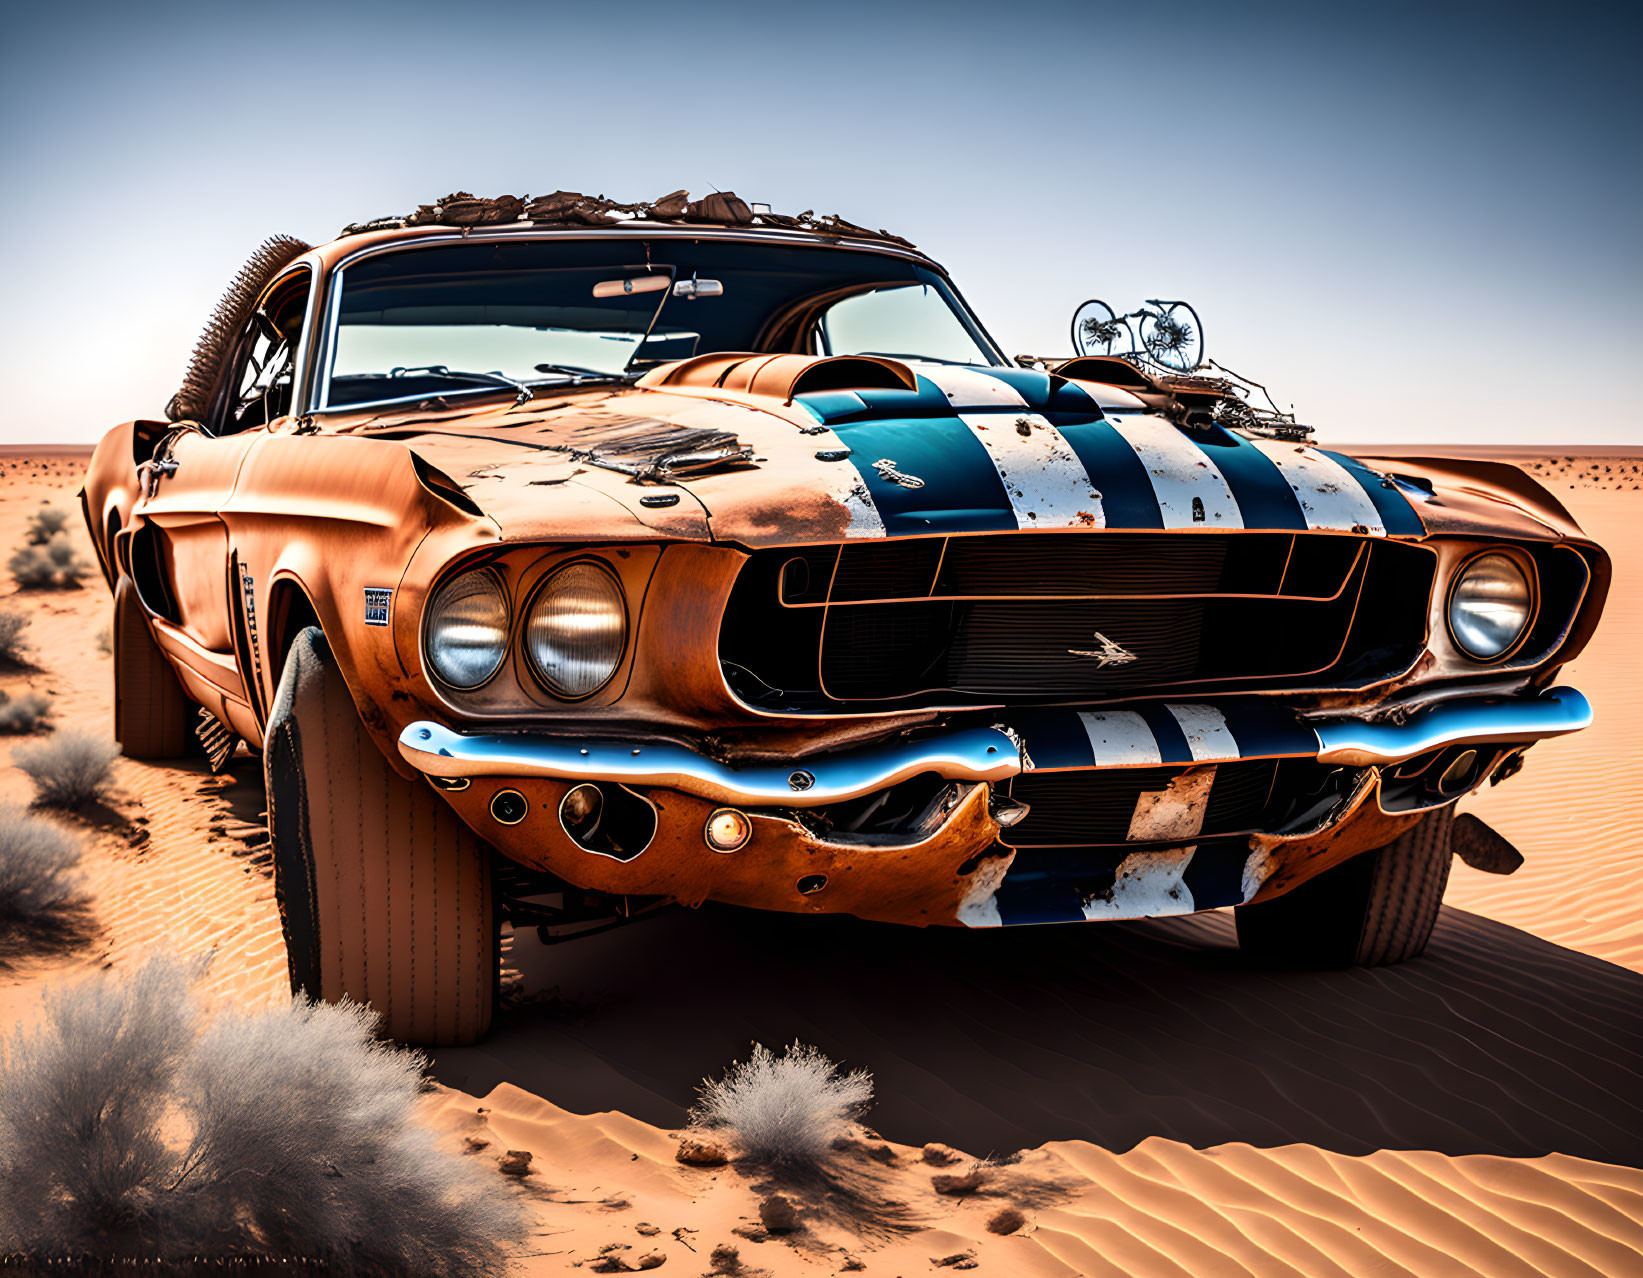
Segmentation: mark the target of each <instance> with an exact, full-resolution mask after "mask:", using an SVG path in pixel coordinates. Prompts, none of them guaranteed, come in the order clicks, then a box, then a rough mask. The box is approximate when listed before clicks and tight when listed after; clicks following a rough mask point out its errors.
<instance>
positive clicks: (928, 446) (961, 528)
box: [833, 410, 1017, 537]
mask: <svg viewBox="0 0 1643 1278" xmlns="http://www.w3.org/2000/svg"><path fill="white" fill-rule="evenodd" d="M950 411H951V410H949V412H950ZM833 429H834V432H835V433H836V434H837V435H838V437H839V438H840V439H841V440H843V441H844V442H845V444H846V445H847V446H848V447H849V448H850V450H851V456H850V460H851V462H852V463H854V465H855V467H856V470H857V472H858V473H859V474H860V475H861V477H862V481H863V482H864V483H865V484H866V485H867V491H868V493H869V494H870V495H871V497H872V499H873V504H874V505H875V506H877V507H878V512H879V516H880V517H881V518H882V519H883V520H884V531H885V533H886V534H887V535H889V536H891V537H906V536H911V535H914V534H917V533H931V532H1014V531H1015V530H1016V527H1017V524H1016V518H1015V512H1014V511H1013V510H1012V509H1011V506H1010V497H1009V494H1008V493H1006V492H1005V491H1004V481H1003V480H1001V479H1000V478H999V477H998V468H997V467H996V466H994V465H993V461H992V458H991V457H990V456H988V453H987V449H986V448H985V447H984V446H983V445H982V443H981V441H980V440H979V439H977V438H976V437H975V433H974V432H973V431H972V430H971V429H970V428H969V427H968V426H967V425H965V423H964V422H963V421H961V420H960V419H959V418H957V417H952V416H949V417H946V418H928V417H926V418H917V419H913V420H908V421H864V422H854V423H838V424H836V425H835V426H834V428H833ZM879 461H888V462H891V463H893V464H894V467H895V469H896V470H897V471H898V472H899V473H901V474H902V475H904V476H907V477H908V478H909V479H912V480H921V481H922V483H919V484H918V485H917V486H913V485H910V484H904V483H899V482H897V481H896V480H894V479H888V478H886V477H885V476H884V475H881V474H880V473H879V471H878V468H877V466H876V465H875V463H876V462H879Z"/></svg>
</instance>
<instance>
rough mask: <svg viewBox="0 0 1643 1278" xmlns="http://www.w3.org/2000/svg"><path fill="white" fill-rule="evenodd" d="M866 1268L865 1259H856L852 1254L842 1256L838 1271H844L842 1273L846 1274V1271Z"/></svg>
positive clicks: (852, 1271)
mask: <svg viewBox="0 0 1643 1278" xmlns="http://www.w3.org/2000/svg"><path fill="white" fill-rule="evenodd" d="M866 1268H867V1262H866V1261H865V1260H858V1259H857V1258H856V1257H854V1256H846V1257H845V1258H844V1263H843V1264H842V1265H840V1266H839V1272H840V1273H844V1274H848V1273H854V1272H855V1271H856V1270H858V1269H866Z"/></svg>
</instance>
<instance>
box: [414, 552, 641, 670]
mask: <svg viewBox="0 0 1643 1278" xmlns="http://www.w3.org/2000/svg"><path fill="white" fill-rule="evenodd" d="M512 620H513V618H512V616H511V615H510V611H509V608H508V595H507V591H506V590H504V589H503V586H502V579H501V578H500V577H499V576H498V575H497V574H496V573H495V572H494V571H493V570H491V569H489V568H476V569H473V570H472V571H470V572H464V573H458V574H457V575H456V576H455V577H452V578H451V579H450V580H449V581H447V582H446V583H445V584H444V585H443V586H441V587H440V588H439V589H438V591H436V592H435V594H434V596H433V598H432V599H431V600H429V602H428V611H427V614H426V616H425V618H424V620H423V629H422V646H423V652H424V654H425V656H426V658H427V661H428V664H429V665H430V666H431V667H432V668H433V671H434V673H435V674H437V675H438V676H439V677H440V679H441V680H443V681H444V682H445V683H447V684H449V685H450V686H451V687H453V688H477V687H479V686H480V685H481V684H483V683H484V682H486V680H488V679H489V678H490V677H491V676H492V675H494V674H495V673H496V672H497V671H498V670H500V669H501V668H502V663H503V661H505V660H506V659H507V656H508V635H509V633H510V631H511V629H512ZM627 636H628V618H627V606H626V604H625V602H624V601H623V598H622V590H621V587H620V586H618V585H617V584H616V579H615V578H614V577H612V576H611V574H610V573H609V572H608V571H606V570H605V569H604V568H602V567H600V566H599V565H598V564H594V563H590V562H588V561H587V560H577V561H576V562H574V563H569V564H566V565H565V566H564V567H563V568H559V569H557V570H555V571H554V572H552V573H550V574H549V576H548V578H547V580H545V581H544V582H543V583H542V584H541V585H540V586H538V587H537V589H536V593H535V594H533V595H532V596H531V601H530V604H529V606H528V610H527V612H526V615H525V625H524V630H523V635H522V642H523V646H524V650H525V659H526V661H527V662H528V663H529V664H530V667H531V670H532V672H533V673H534V674H535V675H536V677H537V678H538V679H540V680H541V681H542V685H543V686H544V687H545V688H547V690H548V691H549V692H551V693H553V694H554V696H556V697H563V698H565V699H566V700H567V701H574V700H578V699H580V698H582V697H586V696H591V695H592V694H593V693H595V692H597V691H599V689H600V688H602V687H604V686H605V684H606V683H608V682H609V681H610V677H611V676H612V675H613V674H615V673H616V667H617V665H618V664H619V663H620V662H621V660H622V650H623V648H624V647H626V645H627Z"/></svg>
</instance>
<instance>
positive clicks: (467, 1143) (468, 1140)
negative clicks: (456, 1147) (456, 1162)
mask: <svg viewBox="0 0 1643 1278" xmlns="http://www.w3.org/2000/svg"><path fill="white" fill-rule="evenodd" d="M490 1147H491V1142H490V1141H488V1140H480V1139H479V1137H477V1136H464V1137H463V1138H462V1152H463V1153H464V1154H477V1153H478V1152H479V1151H480V1150H482V1149H489V1148H490Z"/></svg>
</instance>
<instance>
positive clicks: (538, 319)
mask: <svg viewBox="0 0 1643 1278" xmlns="http://www.w3.org/2000/svg"><path fill="white" fill-rule="evenodd" d="M1148 313H1149V314H1150V312H1148ZM1174 313H1179V312H1171V313H1170V314H1174ZM1107 314H1109V315H1110V311H1109V312H1107ZM1160 314H1163V312H1160ZM1166 318H1167V316H1166ZM1086 323H1087V321H1086ZM1103 323H1105V324H1106V327H1104V328H1100V330H1099V331H1100V332H1101V333H1103V334H1107V335H1110V334H1111V332H1113V331H1115V324H1116V323H1117V321H1113V322H1112V323H1106V321H1103ZM1178 328H1180V329H1181V330H1182V331H1185V323H1184V322H1182V323H1180V324H1178ZM1090 331H1092V332H1094V331H1097V330H1096V329H1094V328H1092V329H1091V330H1090ZM1166 336H1169V334H1168V333H1167V332H1166ZM1171 340H1174V339H1173V338H1171ZM1177 345H1178V344H1177ZM1237 407H1238V405H1237V404H1235V403H1234V402H1233V398H1232V396H1231V394H1230V392H1229V390H1228V387H1227V385H1226V384H1225V383H1224V382H1222V381H1220V380H1218V379H1216V378H1214V377H1205V376H1197V375H1194V374H1193V373H1192V372H1191V371H1190V370H1188V371H1187V372H1182V371H1180V370H1178V369H1177V370H1171V369H1170V368H1167V367H1163V366H1160V365H1158V364H1149V363H1148V361H1147V359H1146V358H1145V352H1140V353H1138V354H1129V355H1126V354H1123V353H1121V354H1118V355H1111V354H1101V353H1097V354H1093V355H1090V354H1086V355H1082V356H1073V357H1070V358H1066V359H1041V360H1037V361H1034V360H1027V359H1025V358H1023V359H1021V360H1014V361H1013V360H1011V359H1009V358H1006V356H1005V355H1004V354H1003V353H1001V351H1000V349H999V347H998V345H997V343H996V342H995V341H994V340H993V339H992V338H991V337H990V336H989V335H988V332H987V330H986V329H985V328H984V327H983V326H982V324H981V322H980V320H979V319H978V318H977V317H976V316H975V314H974V313H973V312H972V311H971V309H970V308H969V307H968V306H967V305H966V303H965V302H964V300H963V298H962V297H961V296H960V294H959V293H958V291H957V289H956V288H955V287H954V285H953V283H952V281H951V280H950V278H949V276H948V274H947V272H946V271H945V270H944V269H943V268H942V267H941V266H940V265H939V264H937V263H936V262H935V261H933V260H931V259H930V258H929V257H927V256H925V255H924V254H922V253H920V252H919V251H918V250H916V249H915V248H913V247H912V246H911V245H910V244H908V243H907V242H906V241H904V240H901V239H898V238H897V237H895V236H891V235H889V234H887V233H884V232H875V231H872V230H869V229H867V228H863V227H859V226H855V225H852V224H851V223H848V222H844V221H842V220H841V219H835V218H819V217H815V216H812V215H809V214H806V215H802V216H800V217H785V216H781V215H777V214H773V213H771V212H769V211H768V210H765V209H764V208H763V207H762V206H749V205H747V204H745V203H743V202H742V201H740V200H738V199H737V198H736V197H735V196H733V195H728V194H726V195H715V196H712V197H709V198H708V199H706V200H701V201H690V200H688V198H687V197H685V196H684V195H683V193H676V194H675V195H674V196H669V197H664V198H663V199H662V200H659V201H655V202H653V203H649V204H643V205H614V204H611V203H610V202H608V201H602V200H593V199H590V198H588V197H583V196H578V195H575V194H573V193H564V192H560V193H556V194H555V195H554V196H551V197H545V198H543V199H539V200H535V201H530V202H529V203H527V202H525V201H522V200H512V199H508V198H507V197H504V198H501V199H496V200H476V199H473V198H472V197H468V196H465V195H464V196H455V197H451V198H449V199H447V200H445V201H442V202H440V203H439V204H436V205H431V206H424V207H423V208H422V209H420V210H419V211H418V212H417V213H416V214H413V215H410V216H409V217H404V218H390V219H383V220H381V221H379V222H377V223H372V224H369V225H366V226H362V227H352V228H349V230H348V231H347V232H345V233H344V234H343V235H342V236H340V237H339V238H337V239H335V240H333V241H331V242H330V243H327V244H324V245H321V246H320V247H317V248H310V247H309V246H307V245H306V244H302V243H300V242H297V241H295V240H290V239H283V238H281V239H275V240H270V241H269V242H268V243H267V244H265V245H264V246H263V248H262V249H261V250H260V251H259V252H258V253H257V254H256V255H255V256H254V257H253V258H252V259H251V261H250V262H249V263H248V264H247V265H246V267H245V268H244V270H243V271H242V272H241V274H240V276H239V278H238V279H237V280H236V281H234V283H233V286H232V287H231V288H230V289H229V291H228V293H227V295H226V296H225V297H224V299H223V301H222V303H221V304H220V305H219V307H218V309H217V312H216V314H215V315H214V316H213V317H212V320H211V323H210V325H209V327H208V328H207V330H206V334H205V337H204V338H202V340H201V342H200V345H199V348H198V350H197V352H196V354H195V357H194V361H193V364H192V366H191V367H190V368H189V370H188V373H187V377H186V379H185V381H184V384H183V387H182V389H181V390H180V391H179V392H178V394H177V396H176V397H175V398H174V399H173V401H172V402H171V404H170V406H169V408H168V411H167V412H166V414H165V415H164V416H163V417H162V418H157V419H144V420H137V421H132V422H128V423H126V424H125V425H122V426H119V427H117V428H116V429H114V430H113V431H111V432H110V433H109V434H108V435H107V436H106V437H105V438H104V439H103V441H102V442H101V444H100V445H99V446H98V448H97V450H96V454H95V456H94V458H93V460H92V462H91V465H90V470H89V473H88V476H87V480H86V484H85V487H84V490H83V493H82V503H83V509H84V514H85V518H86V521H87V524H88V526H89V528H90V530H91V534H92V538H93V541H94V542H95V544H96V546H97V550H98V553H99V555H100V558H101V565H102V569H103V572H104V574H105V576H106V577H107V580H108V582H109V585H110V587H111V588H112V590H113V593H114V599H115V611H116V621H115V627H114V641H115V647H116V708H115V730H116V736H117V738H118V740H119V742H120V743H121V746H122V748H123V749H124V751H125V752H126V754H128V755H130V756H132V757H136V758H167V757H176V756H181V755H184V754H187V753H189V752H191V751H193V752H199V751H204V752H205V753H206V754H207V755H208V756H209V758H210V759H211V761H212V762H213V764H219V763H221V762H222V760H223V759H224V758H225V757H226V756H227V754H228V753H229V752H230V751H231V750H233V749H236V748H238V745H239V743H240V742H243V743H244V744H245V745H246V746H247V747H248V748H250V749H251V750H253V751H260V752H261V757H262V761H263V767H264V771H265V777H266V782H267V796H268V820H269V826H270V836H271V844H272V854H273V865H274V875H275V886H276V891H277V896H278V901H279V908H280V913H281V917H282V920H283V924H284V930H285V939H286V943H287V946H288V951H289V963H290V975H291V983H292V986H293V989H298V990H306V991H307V992H309V993H310V994H311V995H314V996H316V997H321V998H326V999H335V998H341V997H345V996H346V997H352V998H354V999H358V1000H361V1001H365V1002H369V1003H370V1004H372V1005H373V1006H374V1007H375V1008H376V1009H377V1010H378V1011H379V1012H380V1013H381V1014H382V1016H383V1018H384V1024H385V1028H386V1030H387V1032H389V1033H390V1034H392V1035H394V1036H396V1037H399V1038H402V1039H408V1040H415V1041H422V1042H434V1043H441V1042H443V1043H452V1042H464V1041H472V1040H473V1039H475V1038H476V1037H478V1036H480V1035H482V1034H483V1033H484V1032H485V1031H486V1029H487V1027H488V1025H489V1023H490V1021H491V1017H492V1011H493V1007H494V1005H495V1001H496V998H497V980H498V976H497V973H498V970H499V959H498V953H499V950H498V946H499V935H500V929H501V928H502V926H503V925H504V924H509V925H511V926H513V927H514V928H516V929H521V928H537V929H539V930H540V931H541V932H542V933H543V935H544V936H545V937H555V938H557V937H563V936H566V935H574V934H576V933H577V932H578V931H581V930H589V929H591V928H594V927H597V926H601V925H602V923H601V921H602V920H616V919H621V918H627V917H633V916H636V915H639V914H643V913H645V912H647V911H649V910H651V909H655V908H659V907H661V906H662V905H666V904H683V905H688V906H696V905H699V904H701V903H703V902H707V901H716V902H725V903H730V904H733V905H739V906H748V907H756V908H759V909H764V910H782V911H793V912H843V913H848V914H853V915H857V916H860V917H862V918H866V919H873V920H881V921H889V922H895V923H903V924H911V925H917V926H923V925H931V924H941V925H950V926H959V927H977V928H981V927H997V926H1001V925H1004V926H1008V925H1013V924H1038V923H1052V922H1085V921H1090V920H1103V919H1130V918H1143V917H1153V916H1159V915H1170V914H1180V913H1187V912H1192V911H1201V910H1212V909H1217V908H1221V907H1235V908H1236V910H1237V926H1238V934H1239V937H1240V941H1241V944H1243V945H1244V946H1245V947H1246V948H1249V949H1252V950H1254V951H1256V952H1257V953H1259V954H1262V955H1266V956H1268V957H1269V958H1271V959H1272V960H1273V961H1283V962H1299V963H1311V964H1334V965H1347V964H1351V963H1364V964H1376V963H1389V962H1396V961H1399V960H1402V959H1406V958H1410V957H1413V956H1414V955H1417V954H1419V953H1420V952H1421V950H1422V949H1423V947H1424V946H1425V944H1426V942H1427V938H1428V935H1429V933H1430V931H1431V929H1432V925H1433V921H1434V919H1435V918H1436V916H1437V911H1438V906H1439V902H1440V900H1441V898H1442V895H1443V890H1444V885H1445V883H1446V880H1447V877H1448V872H1449V861H1450V857H1451V854H1452V852H1453V851H1455V850H1456V849H1457V848H1458V847H1459V845H1460V844H1461V842H1462V838H1461V836H1462V832H1463V831H1468V830H1470V833H1469V834H1468V835H1467V837H1468V838H1470V839H1471V840H1472V842H1474V843H1478V842H1479V841H1481V842H1482V843H1484V844H1487V843H1488V842H1489V839H1488V837H1487V836H1488V832H1487V829H1486V827H1484V828H1482V830H1479V829H1477V828H1473V827H1469V826H1467V825H1466V824H1465V822H1466V821H1467V820H1468V818H1462V824H1460V825H1458V826H1457V824H1456V822H1455V818H1454V808H1455V804H1456V802H1457V800H1459V799H1460V798H1462V797H1463V796H1465V795H1467V794H1468V793H1470V792H1472V791H1473V790H1474V789H1476V788H1477V787H1479V786H1481V785H1483V784H1485V783H1487V782H1493V781H1500V780H1502V779H1504V778H1506V777H1508V776H1509V775H1510V774H1511V773H1512V772H1514V771H1515V770H1516V769H1517V768H1518V767H1519V766H1520V764H1521V759H1522V756H1523V753H1524V751H1525V750H1526V749H1527V748H1528V746H1529V745H1531V744H1532V743H1533V742H1535V741H1537V740H1540V739H1543V738H1546V737H1550V736H1555V735H1557V734H1560V733H1566V732H1570V731H1574V730H1577V729H1579V728H1580V727H1582V726H1584V725H1585V724H1586V722H1587V721H1588V720H1589V717H1590V710H1589V707H1588V705H1587V703H1586V701H1585V700H1584V698H1582V696H1581V695H1580V694H1579V693H1578V692H1577V691H1575V690H1574V689H1572V688H1569V687H1565V686H1559V684H1558V682H1557V675H1558V671H1559V669H1560V667H1562V666H1563V665H1565V664H1566V663H1567V662H1568V661H1569V660H1570V659H1571V658H1572V657H1573V656H1574V655H1575V654H1577V653H1578V652H1579V651H1580V650H1581V648H1582V647H1583V646H1584V645H1585V644H1586V642H1587V640H1588V638H1589V637H1590V635H1591V633H1592V631H1593V627H1594V626H1595V624H1596V622H1597V618H1598V614H1599V612H1600V610H1601V607H1602V601H1603V597H1604V594H1605V591H1606V589H1607V585H1608V580H1609V562H1608V559H1607V557H1606V555H1605V554H1604V552H1603V551H1602V550H1601V549H1600V548H1598V547H1597V546H1596V545H1594V544H1593V543H1592V542H1591V541H1590V540H1589V539H1587V538H1586V537H1585V536H1583V535H1582V533H1581V531H1580V529H1579V528H1578V527H1577V526H1576V524H1575V522H1574V520H1573V519H1572V518H1571V517H1570V515H1569V513H1568V512H1567V511H1566V510H1565V509H1564V508H1563V507H1562V506H1561V505H1560V504H1559V503H1558V502H1557V501H1556V500H1555V499H1554V498H1553V497H1552V496H1551V495H1550V494H1549V493H1547V492H1546V491H1544V490H1543V489H1542V488H1541V487H1539V486H1538V485H1537V484H1535V483H1534V482H1533V481H1531V480H1530V479H1529V478H1528V477H1527V476H1525V475H1524V474H1522V473H1521V472H1519V471H1518V470H1516V469H1515V468H1512V467H1510V466H1507V465H1503V464H1498V463H1493V462H1484V461H1478V460H1456V459H1446V458H1443V457H1441V456H1436V455H1434V456H1431V457H1414V458H1411V457H1400V458H1398V459H1395V460H1394V459H1389V458H1379V459H1377V458H1374V457H1362V458H1354V457H1349V456H1346V455H1344V454H1341V453H1339V452H1335V451H1331V450H1329V449H1326V448H1322V447H1319V446H1316V445H1314V444H1313V443H1311V442H1309V441H1308V440H1307V439H1305V438H1304V437H1301V436H1297V435H1294V434H1288V435H1286V433H1285V432H1284V431H1283V430H1276V431H1274V430H1267V429H1264V427H1265V426H1266V425H1269V424H1270V423H1265V422H1263V420H1261V419H1258V418H1257V417H1255V416H1252V415H1250V414H1249V413H1248V412H1240V411H1229V409H1236V408H1237ZM1485 851H1487V849H1485ZM1480 855H1483V854H1480Z"/></svg>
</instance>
